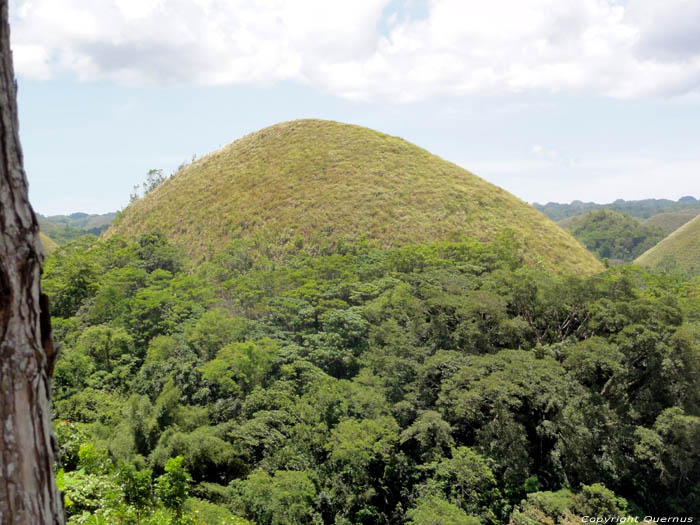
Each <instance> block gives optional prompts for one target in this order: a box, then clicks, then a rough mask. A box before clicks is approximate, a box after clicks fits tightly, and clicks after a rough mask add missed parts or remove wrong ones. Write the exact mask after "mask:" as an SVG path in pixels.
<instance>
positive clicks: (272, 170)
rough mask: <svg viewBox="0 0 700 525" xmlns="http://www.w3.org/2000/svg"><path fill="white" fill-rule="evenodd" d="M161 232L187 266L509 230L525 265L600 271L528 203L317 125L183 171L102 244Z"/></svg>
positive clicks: (378, 137) (423, 156) (382, 141)
mask: <svg viewBox="0 0 700 525" xmlns="http://www.w3.org/2000/svg"><path fill="white" fill-rule="evenodd" d="M153 230H158V231H161V232H162V233H164V234H165V235H166V236H167V237H168V238H169V239H170V240H171V241H172V242H174V243H175V244H177V245H179V246H181V247H183V248H184V249H185V250H186V251H187V252H188V255H189V256H190V257H192V258H193V259H195V260H204V259H209V258H210V257H211V256H212V255H213V254H216V253H217V252H219V251H221V250H222V249H223V248H224V247H225V246H227V245H228V244H229V243H230V241H231V240H233V239H235V238H241V239H244V240H247V241H252V242H253V243H254V244H255V245H257V247H258V248H259V249H261V250H265V251H266V253H265V255H267V256H272V257H273V258H278V259H281V258H283V257H284V255H285V254H287V253H290V252H294V251H295V250H296V251H299V250H300V249H303V250H304V251H306V252H308V253H311V254H321V253H330V252H334V251H342V246H343V245H344V244H345V243H353V242H356V241H358V240H362V239H367V240H368V241H370V242H372V243H375V244H376V245H377V246H378V247H382V248H388V247H395V246H401V245H407V244H418V243H421V242H432V241H440V240H443V241H453V240H458V239H461V238H466V237H472V238H476V239H478V240H492V239H494V238H495V237H497V236H498V235H499V234H500V233H501V232H504V231H505V230H511V231H512V232H513V233H514V234H515V237H516V238H518V240H519V241H520V242H521V243H522V245H523V257H524V258H525V260H527V261H528V262H529V263H534V264H536V265H539V266H542V267H545V268H548V269H558V270H562V271H570V272H578V273H592V272H595V271H598V270H599V269H600V268H601V267H600V264H599V263H598V261H596V260H595V258H594V257H593V256H592V255H591V254H590V253H588V252H587V251H586V250H585V249H584V248H583V247H582V246H581V245H580V244H579V243H578V242H577V241H576V240H575V239H573V238H572V237H571V236H570V235H569V234H568V233H566V232H564V231H563V230H561V229H560V228H559V227H558V226H557V225H556V224H554V223H552V222H551V221H550V220H548V219H547V218H545V217H544V216H543V215H541V214H540V213H539V212H537V211H536V210H535V209H533V208H532V207H531V206H529V205H528V204H526V203H525V202H523V201H521V200H519V199H517V198H516V197H514V196H513V195H511V194H509V193H508V192H506V191H504V190H503V189H501V188H498V187H496V186H494V185H492V184H489V183H488V182H486V181H484V180H483V179H481V178H479V177H477V176H476V175H473V174H472V173H470V172H468V171H466V170H464V169H462V168H460V167H459V166H457V165H455V164H452V163H450V162H447V161H445V160H443V159H441V158H439V157H437V156H435V155H432V154H431V153H429V152H428V151H426V150H424V149H422V148H419V147H417V146H415V145H413V144H411V143H409V142H406V141H405V140H402V139H400V138H397V137H391V136H389V135H385V134H383V133H380V132H377V131H373V130H370V129H366V128H362V127H359V126H353V125H347V124H341V123H338V122H330V121H322V120H298V121H292V122H285V123H281V124H277V125H274V126H271V127H269V128H265V129H263V130H260V131H257V132H255V133H252V134H250V135H247V136H245V137H243V138H241V139H239V140H237V141H235V142H233V143H231V144H229V145H227V146H225V147H223V148H221V149H219V150H217V151H215V152H213V153H211V154H209V155H207V156H205V157H203V158H201V159H199V160H198V161H196V162H193V163H191V164H190V165H188V166H186V167H184V168H183V169H182V170H180V171H179V172H178V173H176V174H175V175H173V176H172V177H171V178H170V179H169V180H167V181H166V182H164V183H163V184H161V185H160V186H158V187H157V188H156V189H155V190H153V191H151V192H149V193H148V194H147V195H146V196H145V197H143V198H142V199H140V200H138V201H136V202H134V203H132V204H131V205H130V206H129V207H128V208H126V210H124V212H123V213H122V214H121V216H120V217H118V218H117V220H116V221H115V223H114V225H113V226H112V227H111V228H110V229H109V230H108V232H107V236H111V235H114V234H123V235H127V236H130V237H134V236H136V235H138V234H140V233H143V232H146V231H153Z"/></svg>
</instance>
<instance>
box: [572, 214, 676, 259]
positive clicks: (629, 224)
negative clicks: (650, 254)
mask: <svg viewBox="0 0 700 525" xmlns="http://www.w3.org/2000/svg"><path fill="white" fill-rule="evenodd" d="M559 224H560V225H561V226H562V227H563V228H566V229H567V230H569V231H570V232H571V234H572V235H573V236H574V237H576V238H577V239H578V240H579V241H581V244H583V245H584V246H585V247H586V248H588V249H589V250H590V251H591V252H593V253H594V254H595V255H596V256H597V257H598V258H599V259H601V260H604V259H607V260H608V261H609V262H632V261H634V260H635V259H636V258H637V257H639V256H640V255H641V254H643V253H644V252H645V251H647V250H648V249H650V248H651V247H653V246H654V245H656V244H657V243H658V242H659V241H660V240H661V239H663V238H664V237H666V233H665V232H664V230H662V229H661V228H660V227H658V226H653V225H647V224H642V223H641V222H639V221H638V220H637V219H635V218H634V217H631V216H629V215H625V214H624V213H620V212H617V211H612V210H605V209H603V210H598V211H593V212H590V213H588V214H586V215H582V216H577V217H571V218H569V219H565V220H564V221H561V222H560V223H559Z"/></svg>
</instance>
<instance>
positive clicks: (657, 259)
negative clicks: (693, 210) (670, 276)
mask: <svg viewBox="0 0 700 525" xmlns="http://www.w3.org/2000/svg"><path fill="white" fill-rule="evenodd" d="M699 241H700V217H696V218H695V219H693V220H691V221H689V222H687V223H685V224H684V225H683V226H681V227H680V228H679V229H677V230H676V231H675V232H673V233H672V234H671V235H669V236H668V237H666V238H665V239H664V240H663V241H661V242H660V243H659V244H657V245H656V246H654V247H653V248H651V249H650V250H648V251H646V252H645V253H643V254H642V255H641V256H640V257H639V258H638V259H637V260H636V261H635V262H637V263H638V264H640V265H641V266H645V267H647V268H655V269H659V270H663V271H666V272H679V273H681V274H683V275H686V276H695V275H699V274H700V242H699Z"/></svg>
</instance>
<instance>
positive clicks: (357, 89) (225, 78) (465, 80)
mask: <svg viewBox="0 0 700 525" xmlns="http://www.w3.org/2000/svg"><path fill="white" fill-rule="evenodd" d="M389 4H390V2H389V0H353V2H341V1H339V0H338V1H330V0H294V1H292V0H100V1H95V0H62V1H61V2H57V1H56V0H14V5H13V13H14V15H13V18H12V24H13V33H12V35H13V45H14V48H15V53H16V55H17V71H18V73H19V74H20V75H22V76H25V77H29V78H39V79H45V78H47V77H49V76H50V75H55V74H57V73H60V72H65V71H69V72H73V73H74V74H76V75H77V76H78V78H80V79H82V80H85V81H94V80H104V79H106V80H110V81H114V82H118V83H125V84H158V85H171V84H184V83H194V84H200V85H229V84H255V85H264V84H271V83H275V82H279V81H283V80H292V81H295V82H301V83H304V84H308V85H311V86H313V87H315V88H317V89H322V90H325V91H327V92H330V93H333V94H336V95H338V96H342V97H346V98H351V99H363V100H376V99H380V100H387V101H393V102H407V101H413V100H420V99H426V98H430V97H433V96H439V95H462V94H478V95H483V94H498V93H513V92H524V91H544V92H564V93H586V94H595V95H603V96H612V97H621V98H628V97H638V96H647V95H678V94H688V93H697V92H698V91H700V36H699V35H700V33H699V32H698V31H697V29H696V23H695V22H696V21H697V20H698V18H699V17H700V3H698V2H693V1H688V0H664V1H663V2H659V1H658V0H628V1H626V2H621V1H619V0H489V1H488V2H484V1H483V0H428V4H427V16H426V17H425V18H420V19H412V18H411V17H410V16H407V15H406V13H400V14H397V13H396V12H395V11H392V12H389V11H390V9H387V7H388V6H389ZM381 22H384V25H385V27H386V28H388V29H387V32H386V33H385V34H382V33H381V32H380V31H379V29H378V28H379V27H380V25H381Z"/></svg>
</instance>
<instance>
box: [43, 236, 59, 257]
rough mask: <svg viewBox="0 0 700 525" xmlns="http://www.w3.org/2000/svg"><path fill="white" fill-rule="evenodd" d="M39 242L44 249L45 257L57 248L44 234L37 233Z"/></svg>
mask: <svg viewBox="0 0 700 525" xmlns="http://www.w3.org/2000/svg"><path fill="white" fill-rule="evenodd" d="M39 240H41V245H42V246H43V247H44V252H45V253H46V254H47V255H48V254H49V253H52V252H53V251H54V250H55V249H56V248H58V244H56V243H55V242H54V240H53V239H52V238H51V237H49V236H48V235H46V234H45V233H44V232H39Z"/></svg>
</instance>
